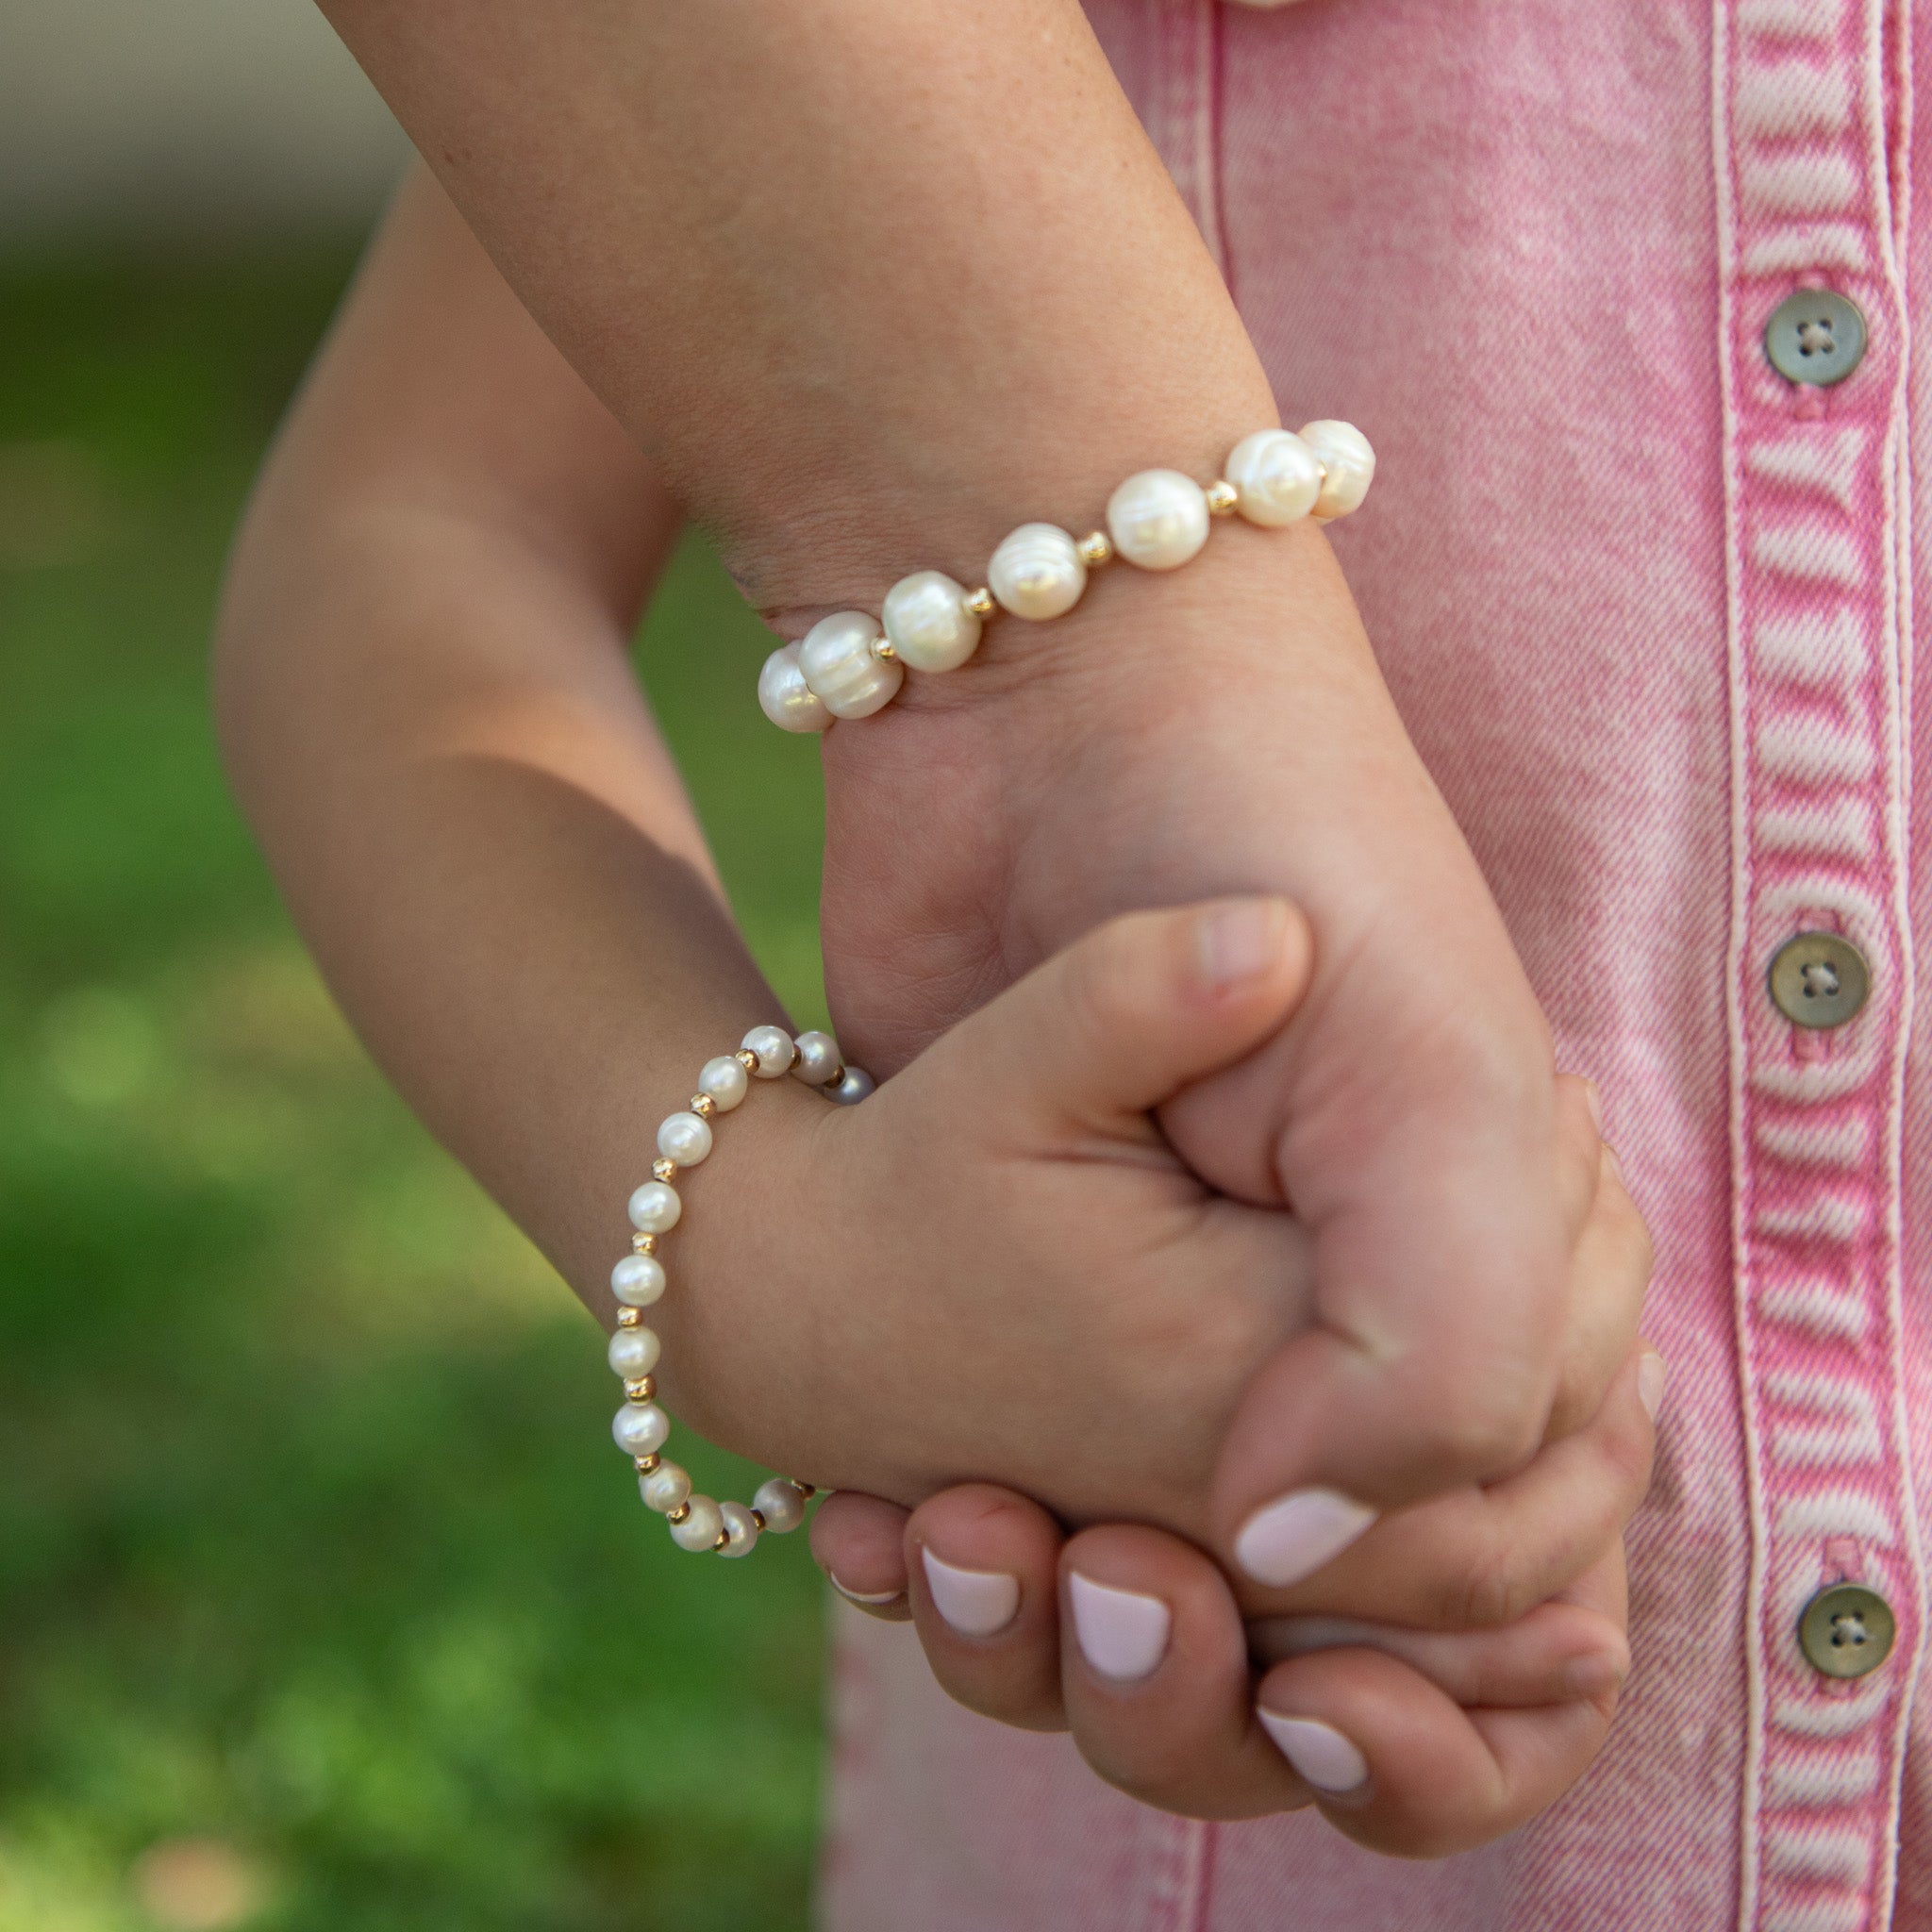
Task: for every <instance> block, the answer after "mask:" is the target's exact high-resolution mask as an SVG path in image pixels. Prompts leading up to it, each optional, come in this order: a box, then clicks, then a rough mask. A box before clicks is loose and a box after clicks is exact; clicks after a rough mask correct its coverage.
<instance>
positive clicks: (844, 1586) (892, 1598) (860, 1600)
mask: <svg viewBox="0 0 1932 1932" xmlns="http://www.w3.org/2000/svg"><path fill="white" fill-rule="evenodd" d="M825 1580H826V1582H828V1583H829V1584H830V1585H831V1586H832V1588H833V1589H834V1590H836V1591H838V1592H839V1594H840V1595H841V1596H842V1597H844V1598H846V1599H847V1600H848V1601H849V1602H852V1603H855V1604H895V1603H897V1602H898V1601H899V1599H900V1598H901V1597H902V1596H904V1595H905V1594H906V1592H905V1591H903V1590H854V1589H853V1588H852V1586H851V1585H850V1584H849V1583H841V1582H840V1581H839V1579H838V1578H837V1577H836V1576H834V1575H833V1574H832V1573H831V1572H830V1571H829V1570H827V1571H826V1572H825Z"/></svg>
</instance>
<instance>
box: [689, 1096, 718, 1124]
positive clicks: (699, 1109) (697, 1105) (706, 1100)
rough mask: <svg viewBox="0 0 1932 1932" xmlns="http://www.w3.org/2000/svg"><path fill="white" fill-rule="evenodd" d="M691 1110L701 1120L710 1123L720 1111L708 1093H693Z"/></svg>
mask: <svg viewBox="0 0 1932 1932" xmlns="http://www.w3.org/2000/svg"><path fill="white" fill-rule="evenodd" d="M717 1111H718V1103H717V1102H716V1101H715V1100H713V1099H712V1098H711V1096H710V1095H709V1094H708V1093H693V1094H692V1095H691V1112H693V1113H694V1114H696V1115H697V1117H698V1118H699V1120H701V1121H708V1120H709V1119H710V1118H711V1116H712V1115H713V1114H714V1113H716V1112H717Z"/></svg>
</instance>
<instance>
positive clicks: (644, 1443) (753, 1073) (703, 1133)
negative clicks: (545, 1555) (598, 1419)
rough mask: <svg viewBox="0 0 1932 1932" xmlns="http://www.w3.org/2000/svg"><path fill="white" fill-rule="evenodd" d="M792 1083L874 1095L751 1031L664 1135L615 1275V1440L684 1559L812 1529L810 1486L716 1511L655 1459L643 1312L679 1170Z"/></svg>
mask: <svg viewBox="0 0 1932 1932" xmlns="http://www.w3.org/2000/svg"><path fill="white" fill-rule="evenodd" d="M785 1074H795V1075H796V1076H797V1078H799V1079H800V1080H802V1081H804V1082H805V1084H806V1085H807V1086H808V1087H816V1088H817V1089H819V1091H821V1092H822V1093H824V1096H825V1098H826V1099H827V1100H830V1101H833V1102H835V1103H836V1104H838V1105H839V1106H841V1107H852V1106H856V1105H857V1104H858V1102H859V1101H861V1100H863V1099H864V1098H865V1097H866V1095H867V1094H869V1093H870V1092H871V1091H873V1083H872V1078H871V1076H870V1075H869V1074H863V1073H861V1072H860V1071H859V1070H858V1068H857V1067H847V1066H845V1065H843V1064H842V1063H841V1060H840V1058H839V1049H838V1046H837V1045H836V1044H835V1042H834V1041H833V1040H832V1039H831V1036H830V1035H829V1034H824V1033H801V1034H800V1035H799V1036H798V1038H797V1039H796V1040H795V1041H794V1040H793V1039H792V1038H791V1035H790V1034H789V1033H787V1032H785V1031H784V1030H783V1029H782V1028H781V1027H777V1026H754V1027H753V1028H752V1029H751V1031H750V1032H749V1033H747V1034H746V1035H745V1036H744V1044H743V1045H742V1046H741V1047H740V1048H739V1049H738V1051H737V1052H736V1053H734V1054H724V1055H721V1056H720V1057H719V1058H717V1059H714V1060H707V1061H706V1062H705V1066H704V1071H703V1072H702V1073H700V1074H699V1075H698V1091H696V1093H694V1094H693V1095H692V1096H691V1108H690V1110H689V1111H688V1112H684V1113H675V1114H672V1115H671V1116H670V1117H669V1118H668V1119H667V1120H666V1121H665V1122H664V1124H663V1125H661V1126H660V1127H659V1128H658V1156H659V1158H658V1159H657V1160H655V1161H653V1162H652V1163H651V1178H650V1179H649V1180H647V1181H646V1182H645V1183H644V1184H643V1186H642V1187H641V1188H640V1189H639V1190H638V1191H637V1192H636V1193H634V1194H633V1195H632V1196H631V1197H630V1219H631V1225H632V1226H633V1227H635V1228H636V1229H637V1233H636V1234H634V1235H633V1236H632V1237H631V1243H630V1244H631V1253H629V1254H628V1255H626V1256H625V1257H624V1259H623V1260H621V1261H620V1262H619V1263H618V1264H617V1266H616V1267H615V1268H613V1269H612V1270H611V1271H610V1291H611V1293H612V1294H614V1295H615V1296H616V1297H617V1300H618V1309H617V1333H616V1334H615V1335H613V1336H612V1337H611V1338H610V1366H611V1368H612V1369H613V1370H615V1371H616V1373H617V1374H618V1376H619V1377H620V1378H621V1379H622V1381H623V1383H624V1407H622V1408H620V1409H619V1410H618V1411H617V1420H616V1421H615V1422H614V1423H612V1424H611V1425H610V1433H611V1434H612V1435H613V1436H615V1437H616V1439H617V1446H618V1447H619V1448H620V1449H622V1450H623V1451H624V1453H625V1455H626V1456H628V1457H630V1458H631V1460H632V1462H633V1464H634V1465H635V1466H636V1469H637V1473H638V1491H639V1493H640V1494H641V1496H642V1497H643V1499H644V1502H645V1503H646V1504H647V1505H648V1506H649V1507H651V1508H653V1509H655V1510H656V1511H657V1512H658V1514H659V1515H660V1516H662V1517H663V1518H664V1520H665V1521H666V1522H667V1523H669V1524H670V1525H671V1540H672V1541H673V1542H675V1544H676V1545H677V1546H678V1548H679V1549H681V1550H715V1551H717V1553H718V1554H719V1555H720V1556H721V1557H743V1556H748V1555H749V1554H750V1552H751V1547H752V1545H753V1544H754V1543H755V1542H757V1541H758V1532H759V1531H760V1530H766V1529H769V1530H771V1531H773V1532H774V1534H778V1535H782V1534H783V1533H784V1532H785V1531H786V1530H788V1529H796V1528H797V1527H798V1525H799V1524H801V1523H803V1522H804V1521H805V1506H806V1504H807V1503H808V1502H809V1501H810V1500H811V1497H812V1495H813V1493H814V1491H813V1490H812V1486H811V1485H810V1484H809V1483H796V1482H789V1481H787V1480H786V1479H785V1478H784V1477H783V1476H775V1475H774V1477H773V1478H772V1479H771V1481H770V1482H767V1483H761V1484H760V1485H759V1486H758V1493H757V1494H756V1495H754V1496H753V1498H752V1499H751V1502H750V1504H749V1505H746V1504H743V1503H718V1502H714V1501H712V1499H711V1498H710V1497H709V1496H699V1495H693V1494H692V1493H691V1477H690V1475H689V1474H687V1473H686V1472H685V1471H684V1470H681V1469H680V1468H678V1466H677V1465H676V1463H675V1462H666V1461H665V1460H664V1458H663V1457H662V1456H661V1455H659V1454H658V1451H659V1450H661V1449H662V1448H663V1446H664V1444H665V1441H667V1440H668V1439H669V1437H670V1434H671V1418H670V1417H669V1416H668V1415H666V1414H665V1413H664V1411H663V1410H662V1409H661V1408H659V1407H658V1405H657V1403H656V1402H654V1401H653V1400H652V1397H653V1396H655V1395H656V1394H657V1392H658V1383H657V1378H656V1377H655V1376H654V1375H653V1374H652V1373H651V1372H652V1371H653V1370H654V1369H655V1368H656V1367H657V1366H658V1349H659V1344H658V1337H657V1334H656V1333H655V1331H653V1330H652V1329H649V1328H646V1327H645V1326H644V1317H643V1313H642V1310H643V1309H645V1308H648V1307H650V1306H651V1304H652V1303H653V1302H655V1301H656V1300H657V1299H658V1296H659V1295H661V1294H662V1293H663V1292H664V1264H663V1262H661V1261H660V1260H658V1242H659V1241H661V1240H662V1239H663V1238H664V1236H666V1235H667V1234H669V1233H670V1232H671V1230H672V1229H673V1228H674V1227H675V1226H676V1225H677V1224H678V1221H679V1220H680V1218H681V1217H682V1216H683V1213H684V1203H683V1201H682V1200H680V1199H679V1198H678V1193H677V1190H676V1189H675V1187H673V1186H672V1182H673V1181H675V1179H676V1178H677V1175H678V1172H679V1170H680V1169H682V1168H687V1167H695V1166H697V1164H698V1163H699V1161H701V1160H703V1159H704V1158H705V1157H706V1156H707V1155H708V1154H709V1153H710V1151H711V1121H712V1118H713V1117H714V1116H715V1115H717V1114H721V1113H729V1112H730V1111H731V1109H732V1108H735V1107H736V1106H738V1104H739V1103H740V1102H741V1100H743V1098H744V1096H745V1095H746V1094H747V1093H748V1092H750V1091H751V1083H752V1081H753V1080H755V1079H758V1080H776V1079H779V1078H782V1077H783V1075H785Z"/></svg>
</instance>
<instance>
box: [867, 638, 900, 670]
mask: <svg viewBox="0 0 1932 1932" xmlns="http://www.w3.org/2000/svg"><path fill="white" fill-rule="evenodd" d="M872 654H873V656H874V658H877V659H878V660H879V662H880V663H881V664H896V663H897V662H898V661H899V654H898V652H897V651H896V650H894V649H893V648H892V641H891V638H889V637H888V636H887V635H886V634H885V632H884V631H881V632H880V633H879V634H878V636H877V637H875V638H874V639H873V641H872Z"/></svg>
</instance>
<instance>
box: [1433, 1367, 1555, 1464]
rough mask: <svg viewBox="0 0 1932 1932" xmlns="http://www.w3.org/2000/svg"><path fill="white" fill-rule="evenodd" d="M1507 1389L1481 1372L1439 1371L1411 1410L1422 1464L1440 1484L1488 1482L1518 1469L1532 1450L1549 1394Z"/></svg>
mask: <svg viewBox="0 0 1932 1932" xmlns="http://www.w3.org/2000/svg"><path fill="white" fill-rule="evenodd" d="M1522 1379H1523V1381H1524V1387H1522V1388H1521V1389H1514V1390H1512V1389H1510V1388H1508V1387H1507V1386H1504V1384H1503V1382H1502V1378H1500V1377H1497V1378H1486V1377H1483V1376H1482V1375H1480V1374H1439V1375H1436V1376H1432V1377H1431V1379H1430V1386H1429V1388H1428V1389H1427V1390H1426V1391H1424V1394H1423V1397H1422V1399H1421V1401H1420V1402H1419V1403H1418V1405H1417V1407H1416V1408H1415V1410H1414V1416H1415V1420H1414V1425H1413V1426H1414V1432H1415V1433H1414V1441H1415V1446H1416V1450H1417V1452H1418V1454H1419V1456H1420V1457H1421V1458H1422V1459H1423V1465H1424V1467H1426V1468H1428V1469H1430V1470H1432V1471H1435V1472H1436V1473H1437V1474H1438V1475H1439V1477H1440V1479H1441V1480H1440V1482H1439V1485H1438V1486H1439V1487H1446V1486H1447V1485H1448V1484H1450V1483H1452V1482H1456V1481H1467V1482H1487V1481H1491V1480H1493V1479H1494V1478H1495V1477H1497V1476H1500V1475H1505V1474H1508V1472H1510V1471H1511V1470H1515V1469H1520V1468H1521V1467H1522V1466H1523V1465H1524V1463H1525V1462H1527V1461H1528V1460H1529V1458H1530V1457H1532V1456H1533V1455H1535V1453H1536V1450H1537V1445H1538V1444H1539V1443H1540V1442H1541V1440H1542V1436H1543V1429H1544V1426H1545V1424H1546V1422H1547V1420H1548V1416H1549V1408H1550V1404H1549V1396H1548V1392H1547V1391H1546V1390H1544V1389H1542V1388H1541V1387H1539V1388H1537V1389H1536V1390H1535V1391H1534V1392H1533V1393H1532V1391H1531V1390H1530V1388H1529V1387H1528V1386H1527V1385H1528V1381H1529V1378H1528V1377H1527V1376H1524V1378H1522Z"/></svg>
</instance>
